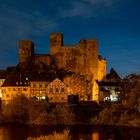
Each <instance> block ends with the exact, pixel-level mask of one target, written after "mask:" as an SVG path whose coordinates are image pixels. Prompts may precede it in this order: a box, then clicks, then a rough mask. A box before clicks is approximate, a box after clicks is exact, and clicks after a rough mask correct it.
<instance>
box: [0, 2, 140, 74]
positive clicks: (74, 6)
mask: <svg viewBox="0 0 140 140" xmlns="http://www.w3.org/2000/svg"><path fill="white" fill-rule="evenodd" d="M50 32H62V33H63V34H64V44H65V45H75V44H77V43H78V41H79V40H80V38H85V39H89V38H97V39H98V40H99V53H100V54H101V55H102V56H104V57H106V59H107V70H108V71H109V69H110V68H111V67H114V68H115V69H116V71H117V72H118V73H119V74H120V75H121V76H125V75H127V74H130V73H139V72H140V1H139V0H0V69H5V68H6V67H8V66H14V65H16V64H17V63H18V42H19V40H22V39H31V40H33V41H34V42H35V45H36V52H37V53H49V34H50Z"/></svg>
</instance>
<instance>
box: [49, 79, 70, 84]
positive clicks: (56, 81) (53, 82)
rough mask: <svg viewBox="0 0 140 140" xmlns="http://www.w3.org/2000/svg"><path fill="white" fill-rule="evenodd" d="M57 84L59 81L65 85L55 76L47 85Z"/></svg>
mask: <svg viewBox="0 0 140 140" xmlns="http://www.w3.org/2000/svg"><path fill="white" fill-rule="evenodd" d="M55 83H56V84H57V83H61V84H63V85H65V86H67V85H66V84H65V83H64V82H63V81H61V80H60V79H58V78H55V79H54V80H53V81H52V82H50V83H49V84H48V86H49V85H52V84H55Z"/></svg>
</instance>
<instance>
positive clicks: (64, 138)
mask: <svg viewBox="0 0 140 140" xmlns="http://www.w3.org/2000/svg"><path fill="white" fill-rule="evenodd" d="M27 140H70V135H69V130H64V131H63V132H62V133H57V132H54V133H53V134H50V135H47V136H40V137H36V138H32V137H28V138H27Z"/></svg>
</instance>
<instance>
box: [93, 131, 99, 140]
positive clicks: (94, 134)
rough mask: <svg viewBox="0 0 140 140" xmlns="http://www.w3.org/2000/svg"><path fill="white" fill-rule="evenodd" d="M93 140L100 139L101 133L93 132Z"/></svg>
mask: <svg viewBox="0 0 140 140" xmlns="http://www.w3.org/2000/svg"><path fill="white" fill-rule="evenodd" d="M92 140H99V133H98V132H93V133H92Z"/></svg>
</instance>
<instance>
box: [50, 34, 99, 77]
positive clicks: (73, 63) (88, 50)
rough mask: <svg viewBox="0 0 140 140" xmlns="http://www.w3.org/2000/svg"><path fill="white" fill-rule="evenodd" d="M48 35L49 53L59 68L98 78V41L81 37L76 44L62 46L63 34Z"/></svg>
mask: <svg viewBox="0 0 140 140" xmlns="http://www.w3.org/2000/svg"><path fill="white" fill-rule="evenodd" d="M53 36H54V38H53V39H52V35H50V40H51V41H52V40H53V41H52V42H53V43H52V42H51V43H50V45H51V46H50V55H51V56H53V59H54V61H55V62H56V65H57V66H58V67H59V68H64V69H66V70H69V71H72V72H77V73H80V74H81V75H87V77H88V78H89V79H93V78H94V79H98V41H97V39H90V40H84V39H81V40H80V42H79V44H78V45H77V46H63V43H62V42H61V41H63V36H62V35H60V34H56V35H55V34H53Z"/></svg>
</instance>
